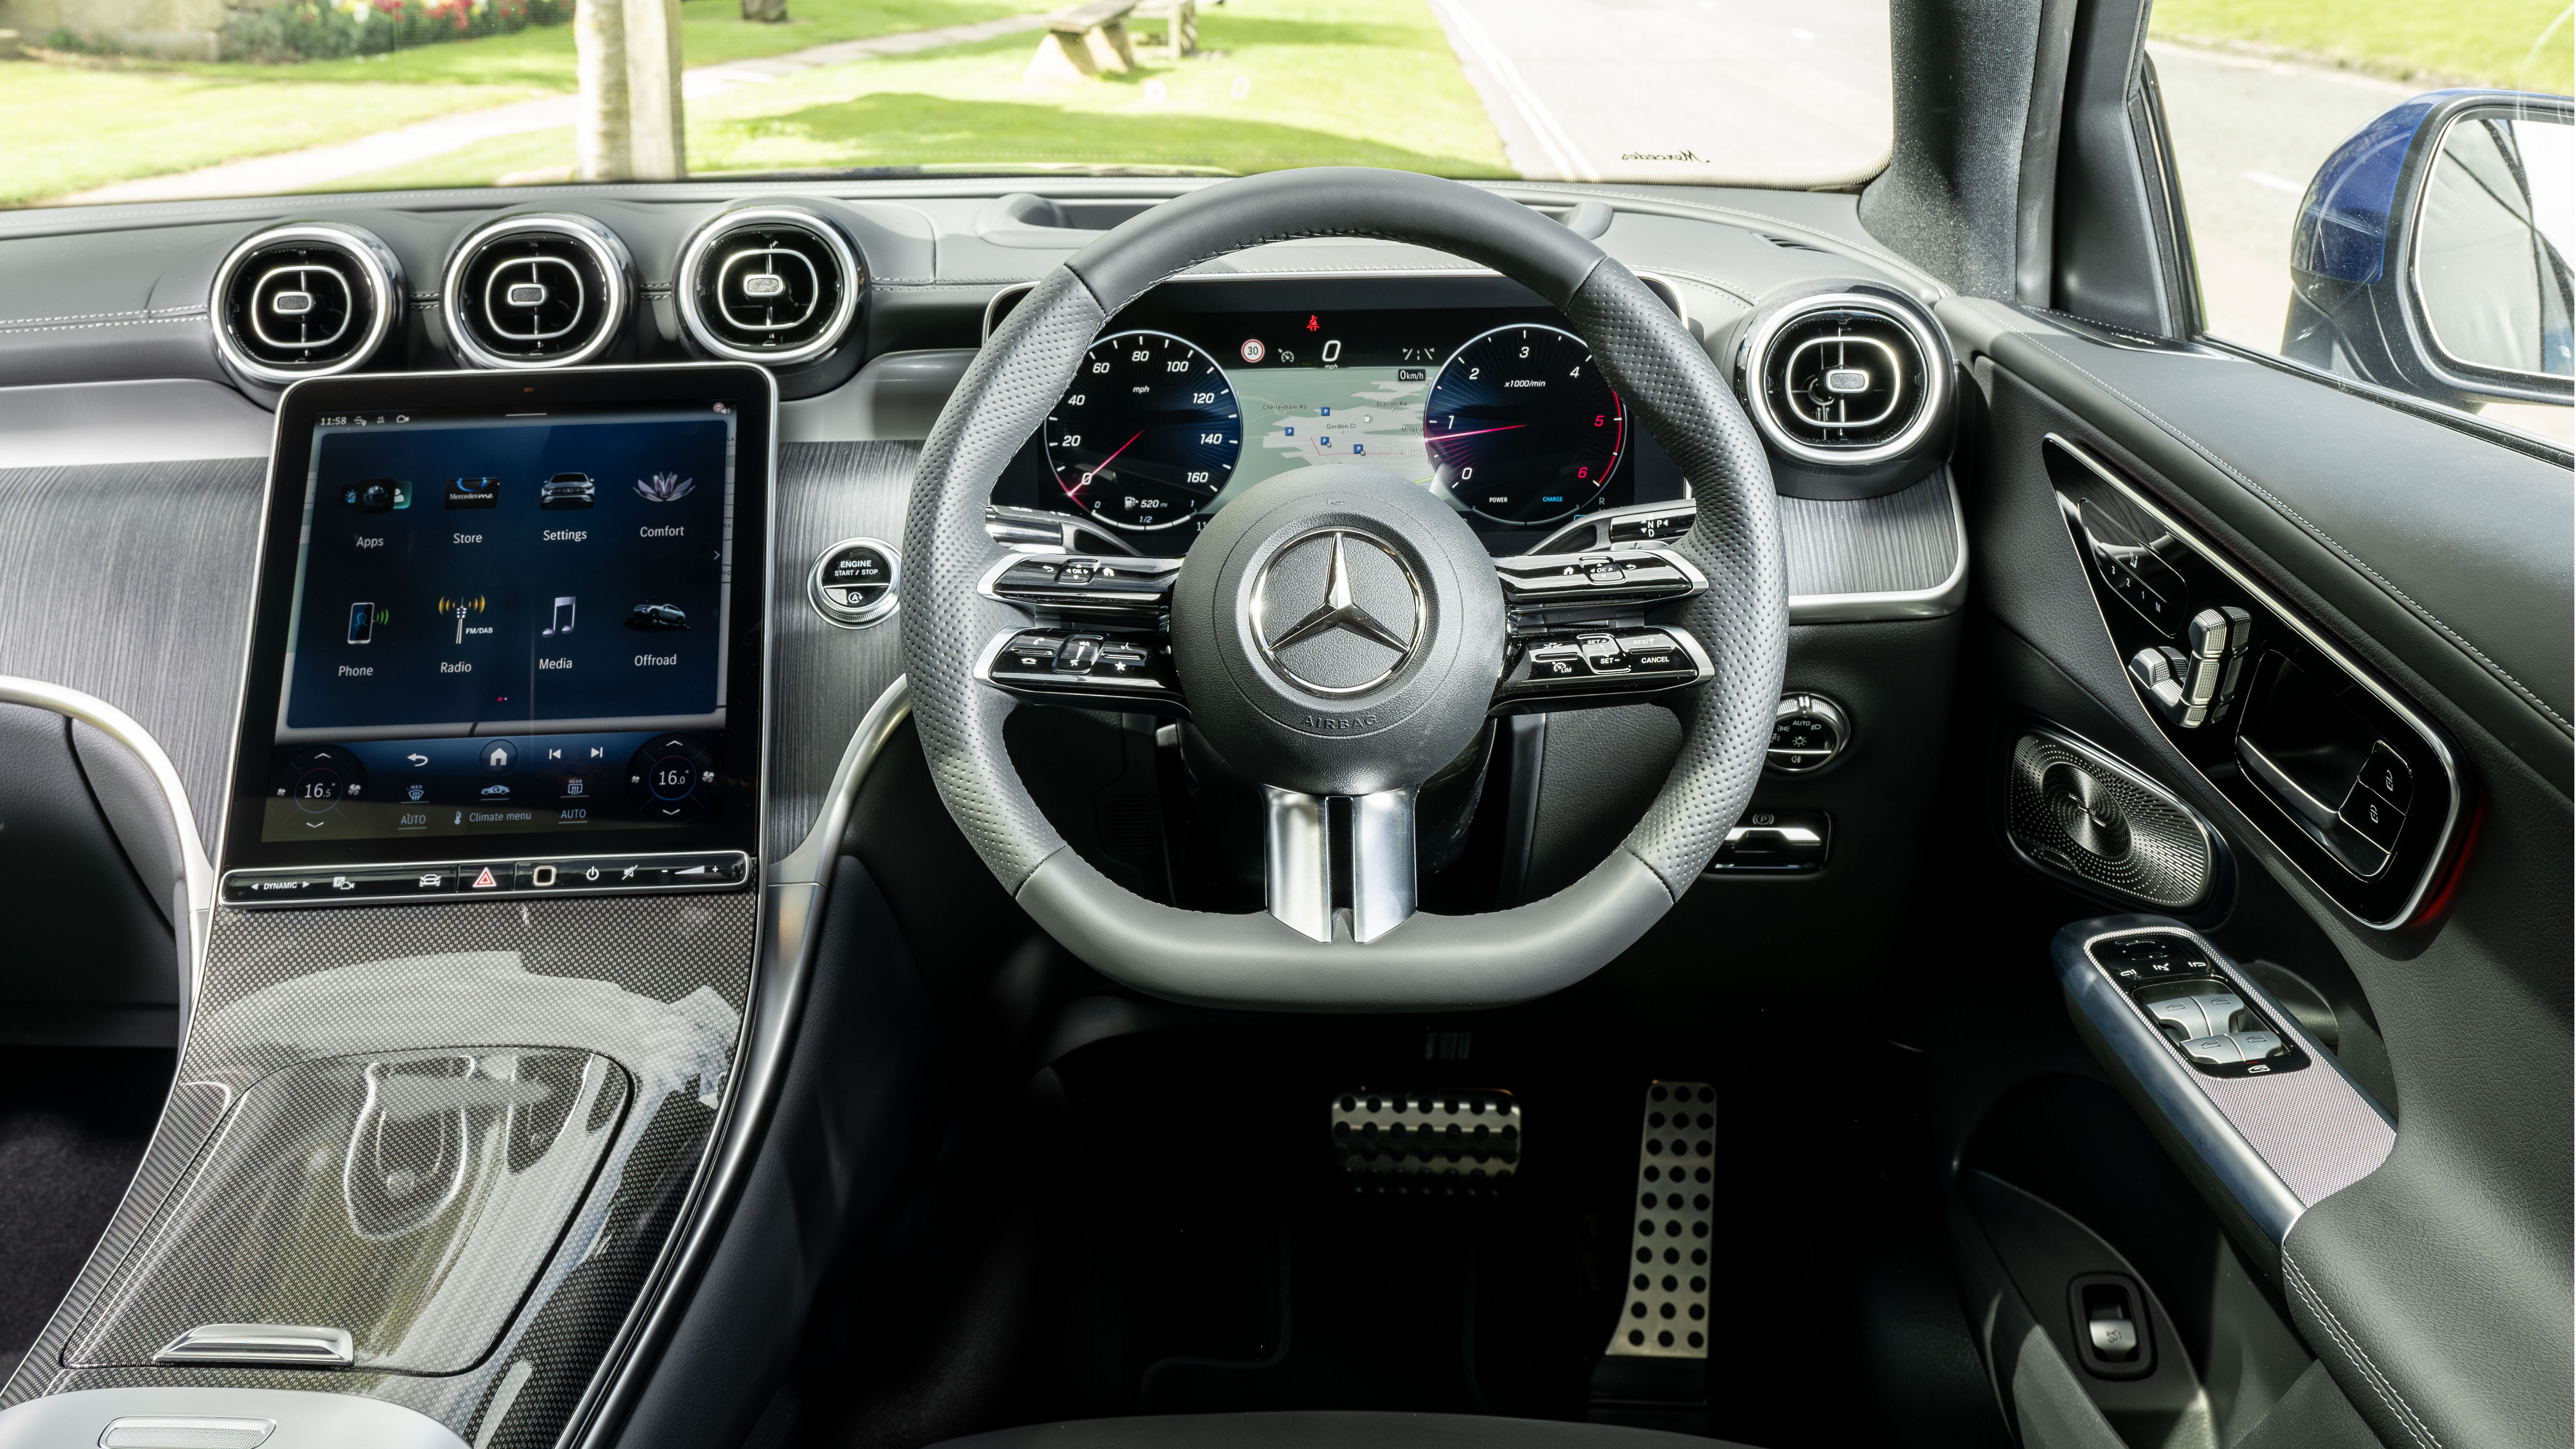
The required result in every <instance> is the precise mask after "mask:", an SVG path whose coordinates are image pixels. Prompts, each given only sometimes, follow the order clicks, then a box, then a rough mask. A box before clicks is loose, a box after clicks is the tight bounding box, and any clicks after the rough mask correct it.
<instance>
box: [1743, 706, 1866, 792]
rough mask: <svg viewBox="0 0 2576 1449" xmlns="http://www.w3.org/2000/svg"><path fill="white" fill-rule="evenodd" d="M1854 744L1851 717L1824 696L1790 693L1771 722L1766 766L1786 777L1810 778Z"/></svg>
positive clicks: (1765, 753) (1765, 752) (1765, 758)
mask: <svg viewBox="0 0 2576 1449" xmlns="http://www.w3.org/2000/svg"><path fill="white" fill-rule="evenodd" d="M1850 743H1851V717H1850V716H1849V715H1846V714H1844V713H1843V710H1842V706H1841V705H1838V704H1836V703H1834V702H1833V701H1832V700H1830V699H1827V698H1825V697H1824V696H1823V695H1821V694H1788V695H1782V696H1781V698H1780V712H1779V713H1778V714H1777V715H1776V716H1774V717H1773V719H1772V721H1771V745H1770V748H1769V749H1767V750H1765V751H1764V760H1765V763H1766V764H1767V765H1768V766H1769V767H1770V768H1771V769H1773V770H1775V771H1777V772H1779V773H1780V774H1783V775H1809V774H1813V773H1815V772H1816V771H1818V770H1821V769H1823V768H1824V767H1825V766H1827V765H1830V764H1832V763H1833V762H1834V759H1835V757H1836V756H1838V755H1840V754H1841V753H1842V752H1843V747H1844V746H1845V745H1848V744H1850Z"/></svg>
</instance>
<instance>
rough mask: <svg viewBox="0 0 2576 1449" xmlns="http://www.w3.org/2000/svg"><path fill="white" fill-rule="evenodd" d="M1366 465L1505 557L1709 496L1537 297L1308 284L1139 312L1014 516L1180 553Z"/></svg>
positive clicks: (1498, 283) (1018, 472)
mask: <svg viewBox="0 0 2576 1449" xmlns="http://www.w3.org/2000/svg"><path fill="white" fill-rule="evenodd" d="M1426 295H1428V296H1431V297H1436V298H1437V301H1436V302H1434V303H1428V304H1426ZM1350 466H1365V467H1374V468H1378V469H1384V470H1392V471H1394V472H1396V473H1397V474H1399V475H1400V476H1402V477H1405V478H1407V479H1410V480H1412V481H1413V482H1415V483H1416V484H1418V485H1419V486H1421V487H1422V488H1423V489H1425V490H1426V491H1428V492H1430V493H1431V494H1432V495H1433V496H1434V497H1436V498H1438V499H1440V500H1441V501H1442V502H1443V503H1445V504H1447V505H1448V506H1449V507H1450V508H1451V509H1453V510H1454V511H1456V512H1457V513H1458V514H1459V515H1460V516H1461V517H1462V518H1464V519H1465V520H1466V522H1467V524H1468V526H1469V527H1471V528H1473V529H1475V530H1476V531H1477V533H1478V534H1479V535H1480V536H1483V537H1484V538H1485V539H1486V541H1487V543H1488V545H1489V547H1491V548H1492V549H1493V550H1494V552H1496V553H1498V554H1502V553H1514V552H1518V551H1520V550H1521V549H1523V548H1526V547H1527V546H1528V545H1529V544H1530V543H1532V542H1534V541H1536V540H1537V539H1538V538H1540V537H1542V536H1544V535H1545V534H1546V533H1547V532H1549V531H1550V530H1552V529H1553V528H1554V527H1556V526H1557V525H1559V524H1562V523H1564V522H1565V521H1566V520H1568V519H1571V518H1573V517H1575V516H1577V515H1579V514H1584V513H1590V512H1597V511H1599V510H1601V509H1603V508H1612V507H1623V506H1627V505H1632V504H1639V503H1662V502H1677V501H1679V500H1681V499H1683V498H1685V497H1686V496H1687V491H1686V489H1685V487H1684V484H1683V481H1682V476H1681V470H1680V469H1679V468H1678V467H1676V466H1675V465H1674V463H1673V461H1672V459H1671V457H1670V456H1669V455H1668V454H1666V453H1665V451H1664V449H1663V448H1662V446H1661V445H1660V444H1658V443H1657V442H1656V441H1655V440H1654V439H1653V437H1652V436H1651V435H1649V434H1647V433H1646V432H1645V431H1644V430H1643V429H1642V428H1639V427H1637V426H1635V425H1633V424H1632V422H1631V421H1630V419H1629V417H1628V413H1627V408H1626V405H1625V404H1624V403H1623V402H1622V401H1621V399H1620V397H1619V395H1618V393H1617V392H1616V391H1615V390H1614V389H1612V388H1611V386H1610V385H1609V383H1608V382H1607V381H1606V380H1605V379H1604V378H1603V377H1602V376H1601V372H1600V369H1599V367H1598V365H1597V364H1595V363H1594V361H1593V359H1592V353H1591V349H1590V348H1589V347H1587V346H1586V345H1585V344H1584V342H1583V341H1582V339H1580V338H1578V337H1576V336H1575V335H1574V334H1573V332H1571V331H1570V330H1568V329H1567V327H1566V322H1565V317H1564V315H1563V314H1562V313H1560V312H1558V311H1557V310H1556V309H1555V308H1553V307H1550V306H1548V305H1547V304H1546V303H1545V302H1543V301H1542V300H1540V298H1538V297H1537V296H1536V295H1535V294H1533V293H1531V292H1530V291H1528V290H1527V289H1526V288H1523V287H1521V286H1520V285H1518V284H1517V283H1514V282H1510V281H1507V280H1504V279H1502V278H1488V279H1475V280H1470V279H1463V278H1445V279H1442V280H1440V281H1439V282H1438V283H1436V284H1431V285H1426V284H1425V283H1424V282H1422V281H1419V280H1396V279H1383V278H1373V279H1366V280H1334V279H1314V278H1306V279H1298V280H1284V279H1283V280H1232V279H1203V280H1176V281H1173V282H1168V283H1165V284H1164V285H1162V286H1161V287H1158V288H1156V289H1155V290H1154V291H1152V292H1151V293H1148V294H1147V295H1146V296H1145V297H1144V298H1142V299H1140V300H1139V301H1138V302H1136V303H1135V304H1134V305H1131V306H1129V307H1128V308H1126V309H1125V310H1123V311H1122V312H1120V313H1119V314H1118V315H1117V316H1116V317H1114V318H1112V319H1111V320H1110V322H1109V323H1108V325H1107V326H1106V327H1104V328H1103V329H1102V331H1101V333H1100V336H1099V337H1098V339H1097V340H1095V341H1094V342H1093V344H1092V345H1091V348H1090V349H1089V351H1088V352H1086V353H1085V355H1084V358H1083V362H1082V365H1081V369H1080V371H1079V373H1078V374H1077V376H1076V380H1075V383H1074V385H1073V386H1072V387H1070V388H1068V389H1067V390H1066V392H1065V394H1064V396H1063V398H1062V399H1060V400H1059V401H1058V403H1057V405H1056V408H1055V410H1054V412H1053V413H1052V414H1051V415H1050V416H1049V417H1048V418H1047V421H1046V423H1045V425H1044V426H1043V427H1042V428H1041V429H1040V430H1039V431H1038V433H1037V434H1035V435H1034V436H1032V437H1031V438H1030V439H1029V440H1028V442H1027V444H1026V445H1024V446H1023V447H1022V448H1021V450H1020V452H1019V453H1018V454H1017V455H1016V456H1015V457H1014V458H1013V459H1012V461H1011V464H1010V467H1009V468H1008V470H1007V471H1006V472H1005V473H1004V474H1003V476H1002V479H1001V481H1000V483H999V484H998V485H997V486H996V487H995V489H994V492H993V501H994V503H995V504H996V505H997V506H999V507H1003V508H1009V509H1017V510H1025V511H1029V512H1037V513H1060V514H1065V515H1069V516H1072V517H1076V518H1079V519H1082V520H1083V521H1084V522H1086V523H1089V524H1095V525H1098V526H1099V527H1100V528H1103V529H1106V530H1109V531H1110V533H1111V535H1112V536H1113V537H1116V538H1120V539H1122V540H1124V541H1126V542H1128V543H1129V544H1131V545H1133V546H1134V547H1135V549H1136V551H1138V552H1146V553H1178V552H1180V551H1182V550H1183V549H1185V548H1186V547H1187V542H1188V539H1189V538H1190V537H1192V536H1195V534H1196V533H1197V531H1198V530H1199V529H1200V528H1202V527H1204V526H1205V525H1206V523H1207V521H1208V519H1209V518H1211V517H1213V516H1214V515H1215V513H1216V511H1217V510H1218V509H1220V508H1222V507H1224V506H1225V504H1227V503H1228V502H1230V501H1232V500H1233V499H1234V498H1235V497H1236V496H1238V495H1240V494H1241V493H1242V492H1243V491H1244V490H1245V489H1247V488H1249V487H1251V486H1252V485H1254V484H1256V483H1259V482H1261V481H1263V480H1264V479H1267V478H1271V477H1275V476H1277V475H1279V474H1281V473H1284V472H1288V471H1290V470H1292V469H1298V468H1332V467H1350Z"/></svg>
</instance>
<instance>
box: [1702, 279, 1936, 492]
mask: <svg viewBox="0 0 2576 1449" xmlns="http://www.w3.org/2000/svg"><path fill="white" fill-rule="evenodd" d="M1950 374H1951V363H1950V353H1949V349H1948V347H1947V346H1946V345H1944V343H1943V342H1942V340H1941V337H1940V335H1939V334H1938V333H1937V332H1936V331H1935V330H1934V329H1933V326H1932V324H1931V323H1930V322H1929V321H1928V320H1926V319H1925V318H1924V317H1922V316H1921V315H1919V314H1918V313H1917V311H1916V309H1915V308H1914V307H1912V306H1911V305H1909V304H1907V303H1906V302H1904V301H1901V300H1899V299H1898V298H1896V297H1894V296H1892V295H1889V294H1886V293H1881V292H1877V291H1875V290H1870V291H1861V290H1851V291H1835V292H1824V293H1819V294H1815V295H1811V296H1805V297H1800V298H1797V299H1796V300H1794V301H1792V302H1790V303H1788V304H1787V305H1784V306H1781V307H1779V308H1777V309H1776V310H1771V311H1769V312H1768V314H1767V315H1765V316H1761V317H1758V318H1757V319H1756V320H1755V322H1754V324H1753V326H1752V328H1751V330H1749V331H1748V332H1747V333H1746V335H1745V340H1744V347H1743V350H1742V352H1741V354H1740V355H1739V358H1738V361H1737V378H1736V381H1737V386H1738V389H1739V390H1740V391H1741V393H1742V394H1743V398H1744V403H1745V410H1746V411H1747V412H1748V413H1750V414H1751V415H1752V417H1753V424H1754V426H1755V427H1756V428H1758V429H1760V430H1761V433H1762V437H1763V441H1765V442H1767V443H1769V444H1770V445H1771V446H1772V447H1773V448H1775V449H1777V450H1779V451H1780V452H1782V453H1785V454H1787V455H1788V456H1790V457H1792V458H1795V459H1797V460H1799V461H1800V462H1803V463H1810V464H1815V465H1818V466H1821V467H1826V468H1859V467H1866V466H1869V465H1871V464H1876V463H1882V462H1886V461H1888V460H1890V459H1894V458H1901V457H1903V456H1905V455H1906V454H1908V453H1910V452H1912V451H1913V450H1914V449H1916V448H1917V447H1919V446H1921V445H1922V444H1923V443H1924V441H1925V439H1926V437H1927V436H1928V435H1929V434H1930V433H1931V432H1932V431H1933V429H1934V428H1935V427H1936V426H1938V425H1939V424H1940V422H1941V420H1942V419H1943V418H1944V417H1945V416H1946V414H1947V411H1948V408H1949V405H1950V396H1949V394H1950Z"/></svg>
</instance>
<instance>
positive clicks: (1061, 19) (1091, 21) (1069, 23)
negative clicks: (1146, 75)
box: [1020, 0, 1137, 85]
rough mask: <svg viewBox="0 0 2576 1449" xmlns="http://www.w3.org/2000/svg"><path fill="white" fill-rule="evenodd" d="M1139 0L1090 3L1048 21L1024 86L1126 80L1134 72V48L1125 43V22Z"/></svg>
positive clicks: (1106, 0) (1030, 62)
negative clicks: (1115, 77) (1112, 78)
mask: <svg viewBox="0 0 2576 1449" xmlns="http://www.w3.org/2000/svg"><path fill="white" fill-rule="evenodd" d="M1136 5H1137V0H1091V3H1090V4H1087V5H1076V6H1074V7H1073V8H1072V9H1070V10H1059V11H1057V12H1055V13H1054V14H1053V15H1050V16H1048V17H1047V20H1046V34H1045V35H1043V36H1040V37H1039V38H1038V53H1037V54H1036V55H1035V56H1032V57H1031V58H1030V60H1029V68H1028V72H1027V73H1026V74H1025V75H1023V76H1021V77H1020V84H1022V85H1050V84H1055V83H1058V82H1062V81H1076V80H1092V79H1096V78H1097V77H1099V76H1102V75H1125V74H1127V73H1128V72H1129V71H1132V70H1134V69H1135V68H1136V48H1135V46H1134V45H1133V44H1131V43H1130V42H1129V41H1128V39H1127V17H1128V15H1129V14H1130V13H1132V12H1133V11H1134V10H1135V9H1136Z"/></svg>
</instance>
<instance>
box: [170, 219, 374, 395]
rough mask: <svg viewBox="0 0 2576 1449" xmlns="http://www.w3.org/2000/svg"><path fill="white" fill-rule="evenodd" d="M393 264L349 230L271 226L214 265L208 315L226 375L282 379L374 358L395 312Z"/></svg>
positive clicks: (329, 371)
mask: <svg viewBox="0 0 2576 1449" xmlns="http://www.w3.org/2000/svg"><path fill="white" fill-rule="evenodd" d="M402 306H403V280H402V264H401V263H400V262H398V261H396V260H395V259H394V255H393V253H392V252H391V251H389V250H387V249H386V247H385V244H384V243H383V242H380V241H378V240H376V238H375V237H373V236H371V235H369V234H368V233H366V232H364V231H361V230H359V229H358V228H356V227H353V226H342V225H339V224H337V223H312V224H307V225H297V226H277V227H270V228H269V229H268V230H266V231H263V232H259V233H258V234H256V235H254V236H252V237H250V238H249V239H248V240H246V241H244V242H243V243H242V244H241V245H240V246H237V247H235V248H233V250H232V253H231V254H230V255H228V256H226V257H225V258H224V260H223V265H221V266H219V267H217V268H216V269H215V287H214V293H213V296H212V298H211V300H210V301H209V302H208V304H207V308H206V310H207V312H208V313H209V314H210V315H211V316H212V318H213V322H214V330H215V348H216V350H217V351H218V352H220V353H221V354H222V355H223V359H224V362H225V364H226V365H227V366H229V367H231V368H232V369H233V371H235V372H237V373H239V374H241V375H242V376H243V377H244V378H246V379H249V380H251V381H254V382H261V383H271V384H277V385H281V386H282V385H284V384H286V383H291V382H294V381H297V380H298V379H301V378H307V377H329V376H331V375H332V374H334V373H340V372H347V371H349V370H350V369H351V368H354V367H357V366H359V365H360V364H362V363H364V362H365V361H366V360H367V359H368V358H370V357H373V356H374V355H375V353H376V349H377V348H379V347H381V346H383V345H384V341H385V338H386V336H387V335H388V334H389V333H391V332H392V330H393V326H394V321H395V319H396V318H398V317H400V316H401V315H402Z"/></svg>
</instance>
